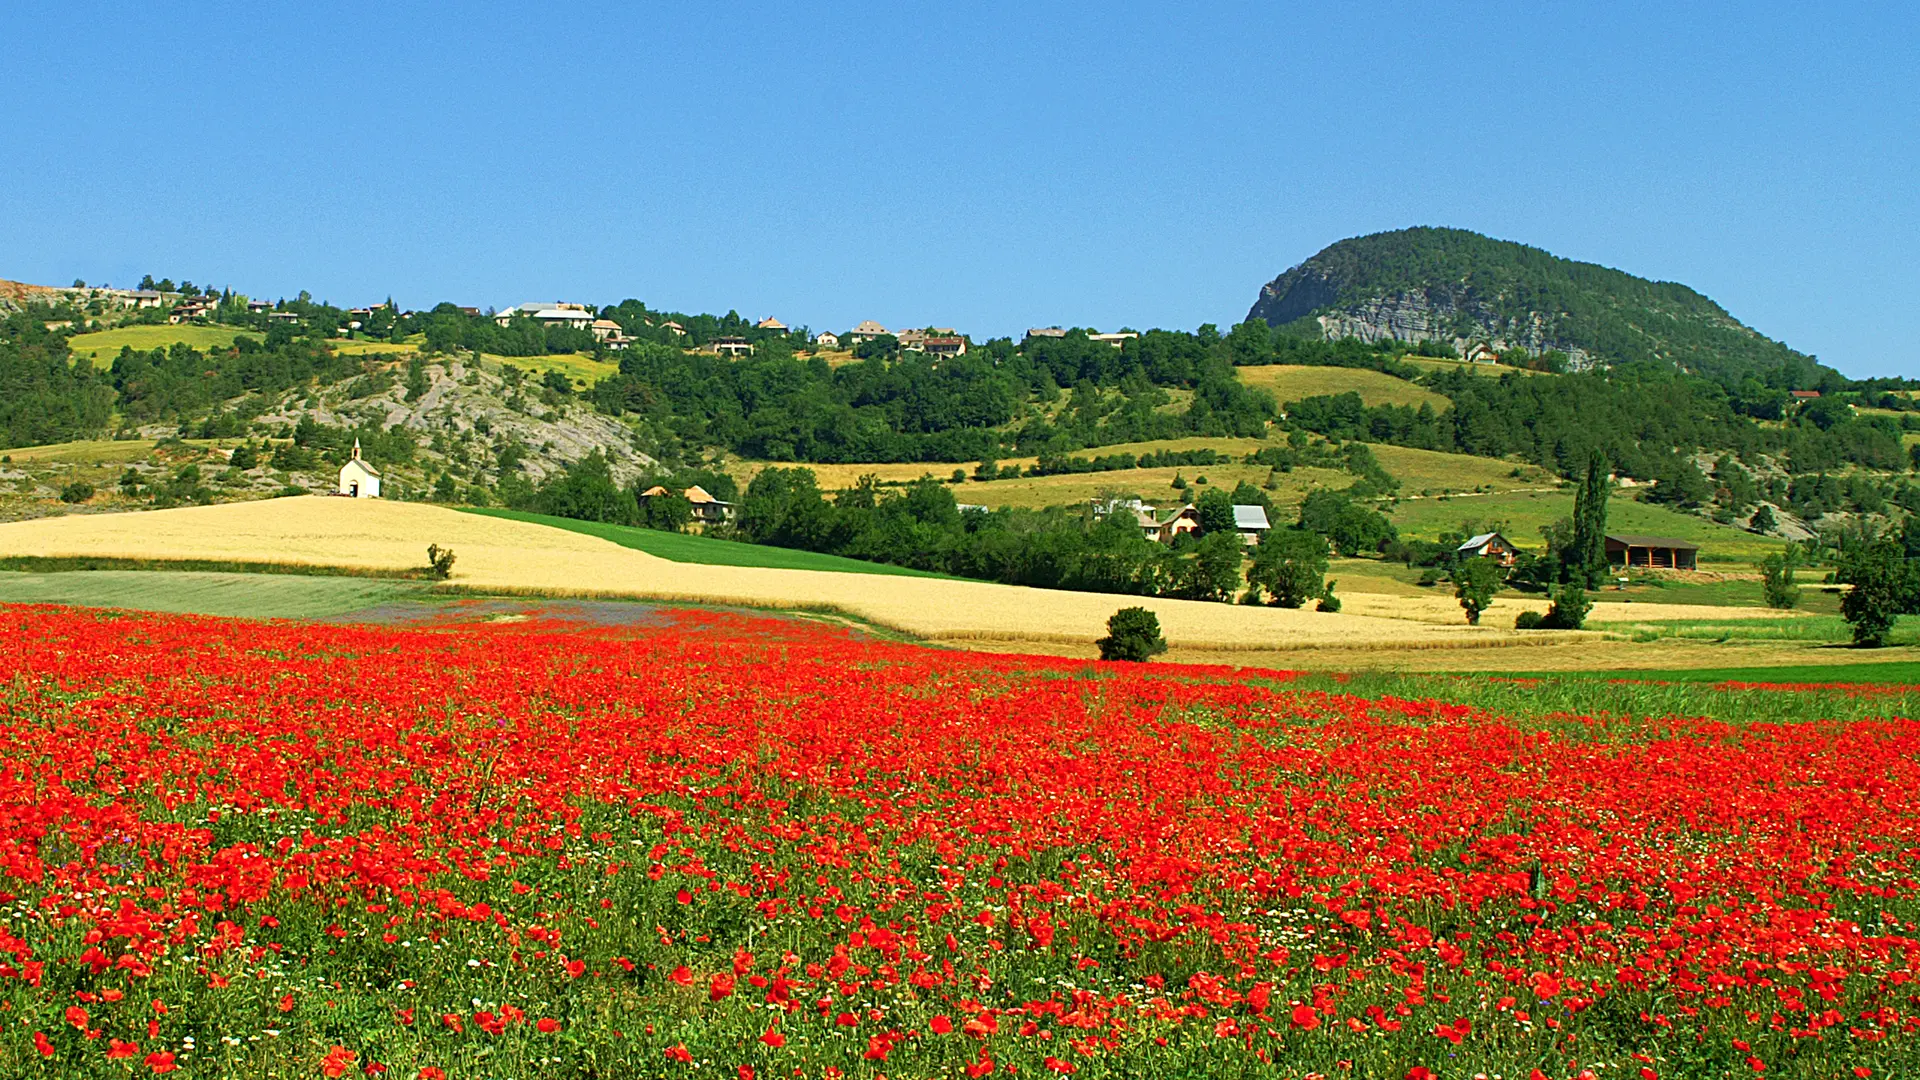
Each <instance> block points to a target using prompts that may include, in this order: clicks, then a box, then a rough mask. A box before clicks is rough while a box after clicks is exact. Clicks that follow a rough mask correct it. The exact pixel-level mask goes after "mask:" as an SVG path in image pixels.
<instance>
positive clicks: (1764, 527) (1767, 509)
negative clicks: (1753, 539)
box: [1747, 504, 1780, 533]
mask: <svg viewBox="0 0 1920 1080" xmlns="http://www.w3.org/2000/svg"><path fill="white" fill-rule="evenodd" d="M1779 527H1780V522H1779V521H1778V520H1777V519H1776V518H1775V517H1774V516H1773V507H1771V506H1766V505H1764V504H1763V505H1762V506H1761V507H1760V509H1758V510H1755V511H1754V512H1753V519H1752V520H1751V521H1749V522H1747V528H1749V529H1752V530H1753V531H1754V532H1757V533H1770V532H1772V531H1773V530H1775V529H1777V528H1779Z"/></svg>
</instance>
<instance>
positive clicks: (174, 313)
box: [167, 297, 219, 326]
mask: <svg viewBox="0 0 1920 1080" xmlns="http://www.w3.org/2000/svg"><path fill="white" fill-rule="evenodd" d="M218 303H219V301H218V300H215V299H213V298H212V297H207V298H195V299H191V300H182V301H180V302H179V303H177V304H175V305H173V310H171V311H169V312H167V322H168V323H169V324H172V325H175V326H178V325H179V324H181V323H183V322H191V321H192V320H194V319H205V318H210V317H211V316H212V315H213V309H214V308H215V307H216V306H217V305H218Z"/></svg>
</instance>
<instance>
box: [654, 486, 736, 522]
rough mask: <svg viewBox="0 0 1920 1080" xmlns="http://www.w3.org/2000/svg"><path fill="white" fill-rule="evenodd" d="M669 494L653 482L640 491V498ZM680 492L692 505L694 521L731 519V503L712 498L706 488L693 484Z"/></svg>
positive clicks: (669, 493)
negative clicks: (650, 485)
mask: <svg viewBox="0 0 1920 1080" xmlns="http://www.w3.org/2000/svg"><path fill="white" fill-rule="evenodd" d="M671 494H673V493H672V492H670V491H668V490H667V489H666V488H664V487H662V486H660V485H659V484H655V485H653V486H652V487H650V488H648V489H647V490H645V491H643V492H641V493H640V497H641V498H642V499H652V498H657V497H659V496H661V495H671ZM680 494H681V496H682V497H684V498H685V499H686V500H687V502H688V503H689V504H691V505H692V507H693V520H695V521H703V522H707V523H709V524H712V523H714V522H720V521H732V520H733V504H732V503H730V502H726V501H723V500H721V499H716V498H714V497H713V496H712V495H710V494H708V493H707V489H706V488H703V487H701V486H700V485H698V484H695V485H694V486H692V487H690V488H688V489H687V490H685V491H683V492H681V493H680Z"/></svg>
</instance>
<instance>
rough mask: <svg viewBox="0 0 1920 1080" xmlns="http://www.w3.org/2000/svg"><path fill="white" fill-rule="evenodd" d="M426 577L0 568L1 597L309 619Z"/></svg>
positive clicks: (409, 588) (413, 586)
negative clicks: (47, 571)
mask: <svg viewBox="0 0 1920 1080" xmlns="http://www.w3.org/2000/svg"><path fill="white" fill-rule="evenodd" d="M430 587H431V586H429V585H427V584H425V583H423V582H413V581H383V580H379V579H376V578H354V577H308V576H302V575H293V574H225V573H203V572H198V571H161V570H77V571H72V572H68V573H55V574H24V573H16V572H12V571H0V603H6V604H70V605H74V606H77V607H115V608H132V609H136V610H140V611H171V612H181V613H188V614H194V615H223V616H232V617H236V618H248V619H311V618H320V617H323V616H327V615H340V614H344V613H346V612H350V611H360V610H363V609H365V608H369V607H373V606H375V605H377V604H384V603H389V602H391V601H394V600H400V599H405V598H409V597H417V596H420V595H422V594H424V593H425V592H426V590H427V589H428V588H430Z"/></svg>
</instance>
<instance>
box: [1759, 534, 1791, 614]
mask: <svg viewBox="0 0 1920 1080" xmlns="http://www.w3.org/2000/svg"><path fill="white" fill-rule="evenodd" d="M1798 562H1799V551H1798V549H1797V548H1795V547H1794V546H1793V545H1792V544H1789V545H1787V550H1786V551H1784V552H1782V553H1780V554H1778V555H1769V556H1767V557H1766V558H1765V559H1763V560H1761V562H1760V576H1761V586H1760V588H1761V591H1762V593H1764V594H1765V596H1766V598H1767V606H1768V607H1771V608H1781V609H1783V610H1784V609H1787V608H1792V607H1794V606H1796V605H1798V604H1799V603H1800V589H1799V588H1798V587H1797V586H1795V585H1794V583H1793V571H1794V569H1795V566H1796V564H1797V563H1798Z"/></svg>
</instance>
